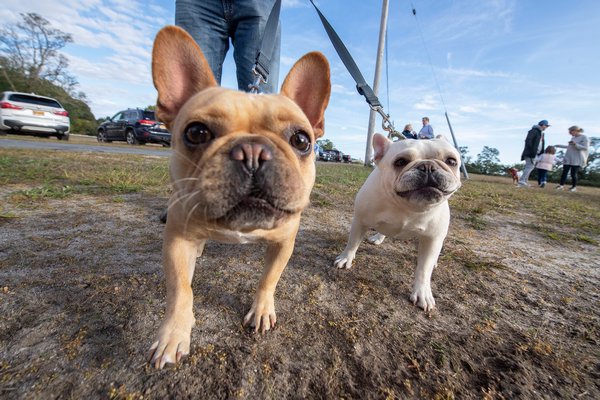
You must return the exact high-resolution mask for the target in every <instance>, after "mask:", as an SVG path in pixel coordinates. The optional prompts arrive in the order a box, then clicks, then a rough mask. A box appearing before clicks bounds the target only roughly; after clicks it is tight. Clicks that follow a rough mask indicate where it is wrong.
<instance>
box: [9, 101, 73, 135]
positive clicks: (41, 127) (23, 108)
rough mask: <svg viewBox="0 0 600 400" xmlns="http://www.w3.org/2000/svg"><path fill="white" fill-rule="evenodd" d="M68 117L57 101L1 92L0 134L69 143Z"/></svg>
mask: <svg viewBox="0 0 600 400" xmlns="http://www.w3.org/2000/svg"><path fill="white" fill-rule="evenodd" d="M70 126H71V121H70V120H69V113H68V112H67V111H66V110H65V109H64V108H63V106H61V105H60V103H59V102H58V101H56V100H55V99H53V98H50V97H44V96H38V95H36V94H33V93H20V92H2V94H1V95H0V130H2V131H12V132H15V133H19V132H26V133H31V134H34V135H43V136H56V137H57V138H58V139H59V140H69V129H70Z"/></svg>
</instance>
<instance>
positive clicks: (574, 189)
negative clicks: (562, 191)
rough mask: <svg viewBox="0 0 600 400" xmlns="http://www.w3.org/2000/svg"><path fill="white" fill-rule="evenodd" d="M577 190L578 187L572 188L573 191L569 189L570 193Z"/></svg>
mask: <svg viewBox="0 0 600 400" xmlns="http://www.w3.org/2000/svg"><path fill="white" fill-rule="evenodd" d="M576 191H577V188H576V187H572V188H571V189H569V192H576Z"/></svg>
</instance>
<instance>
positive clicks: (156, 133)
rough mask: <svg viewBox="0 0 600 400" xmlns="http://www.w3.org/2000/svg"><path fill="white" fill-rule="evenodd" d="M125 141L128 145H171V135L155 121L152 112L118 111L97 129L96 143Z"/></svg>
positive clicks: (136, 109) (161, 124) (137, 110)
mask: <svg viewBox="0 0 600 400" xmlns="http://www.w3.org/2000/svg"><path fill="white" fill-rule="evenodd" d="M113 140H125V141H127V143H129V144H145V143H159V144H162V145H163V146H170V145H171V133H170V132H169V131H168V130H167V128H166V127H165V125H164V124H163V123H161V122H158V121H157V120H156V116H155V114H154V111H152V110H141V109H139V108H135V109H128V110H125V111H119V112H118V113H116V114H115V115H114V116H113V117H112V118H110V119H108V120H106V121H104V122H103V123H101V124H100V126H99V127H98V141H99V142H112V141H113Z"/></svg>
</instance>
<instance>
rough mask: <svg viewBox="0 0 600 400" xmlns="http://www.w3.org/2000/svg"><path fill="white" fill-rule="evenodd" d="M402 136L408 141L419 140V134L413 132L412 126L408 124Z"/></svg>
mask: <svg viewBox="0 0 600 400" xmlns="http://www.w3.org/2000/svg"><path fill="white" fill-rule="evenodd" d="M402 136H404V137H405V138H407V139H417V132H415V131H413V128H412V125H411V124H406V125H404V130H403V131H402Z"/></svg>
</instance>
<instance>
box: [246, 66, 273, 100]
mask: <svg viewBox="0 0 600 400" xmlns="http://www.w3.org/2000/svg"><path fill="white" fill-rule="evenodd" d="M252 74H253V75H254V82H252V83H251V84H249V85H248V89H250V93H254V94H260V85H261V83H267V80H268V78H267V77H265V76H264V75H263V74H261V73H260V72H259V71H258V70H257V69H256V65H255V66H254V67H253V68H252Z"/></svg>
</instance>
